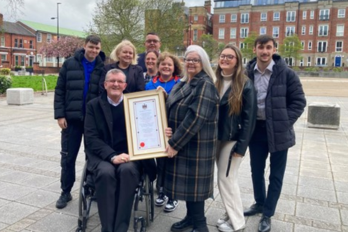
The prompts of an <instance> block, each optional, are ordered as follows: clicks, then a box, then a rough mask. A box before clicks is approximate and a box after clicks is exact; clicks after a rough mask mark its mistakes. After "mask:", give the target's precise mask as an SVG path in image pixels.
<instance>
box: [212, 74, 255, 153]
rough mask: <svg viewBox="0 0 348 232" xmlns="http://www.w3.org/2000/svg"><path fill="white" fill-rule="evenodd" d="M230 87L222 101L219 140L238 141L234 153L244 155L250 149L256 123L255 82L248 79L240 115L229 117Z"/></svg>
mask: <svg viewBox="0 0 348 232" xmlns="http://www.w3.org/2000/svg"><path fill="white" fill-rule="evenodd" d="M230 92H231V87H229V88H228V89H227V91H226V93H225V94H224V96H223V97H222V98H221V100H220V106H219V123H218V126H219V129H218V140H220V141H232V140H233V141H237V142H236V144H235V146H234V147H233V150H232V151H231V153H232V152H236V153H238V154H240V155H244V154H245V152H246V149H247V147H248V144H249V141H250V138H251V135H252V133H253V132H254V128H255V122H256V112H257V104H256V94H255V89H254V85H253V82H252V81H251V80H250V79H248V80H247V82H246V83H245V85H244V89H243V101H242V111H241V112H240V114H239V115H232V116H230V115H229V108H230V107H229V105H228V97H229V95H230Z"/></svg>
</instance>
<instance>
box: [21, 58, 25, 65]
mask: <svg viewBox="0 0 348 232" xmlns="http://www.w3.org/2000/svg"><path fill="white" fill-rule="evenodd" d="M24 61H25V56H21V66H25V64H24Z"/></svg>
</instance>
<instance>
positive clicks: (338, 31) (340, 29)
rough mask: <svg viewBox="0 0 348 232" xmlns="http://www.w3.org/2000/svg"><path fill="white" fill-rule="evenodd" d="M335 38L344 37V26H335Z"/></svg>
mask: <svg viewBox="0 0 348 232" xmlns="http://www.w3.org/2000/svg"><path fill="white" fill-rule="evenodd" d="M336 36H344V25H337V29H336Z"/></svg>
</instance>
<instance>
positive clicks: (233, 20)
mask: <svg viewBox="0 0 348 232" xmlns="http://www.w3.org/2000/svg"><path fill="white" fill-rule="evenodd" d="M235 22H237V15H236V14H231V23H235Z"/></svg>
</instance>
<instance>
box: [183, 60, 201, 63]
mask: <svg viewBox="0 0 348 232" xmlns="http://www.w3.org/2000/svg"><path fill="white" fill-rule="evenodd" d="M184 61H185V63H193V64H198V63H200V62H201V60H200V59H184Z"/></svg>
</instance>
